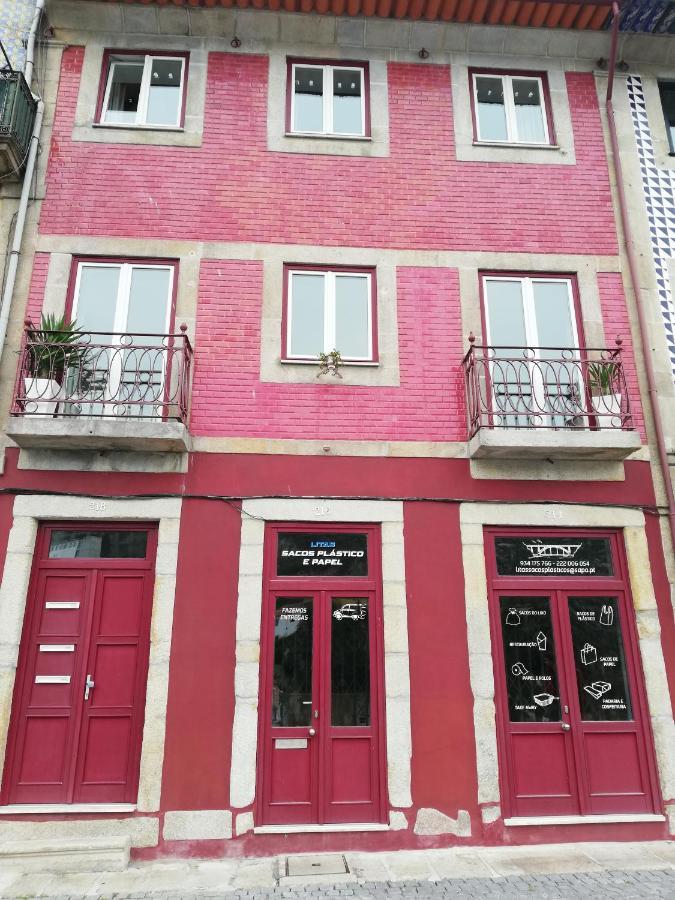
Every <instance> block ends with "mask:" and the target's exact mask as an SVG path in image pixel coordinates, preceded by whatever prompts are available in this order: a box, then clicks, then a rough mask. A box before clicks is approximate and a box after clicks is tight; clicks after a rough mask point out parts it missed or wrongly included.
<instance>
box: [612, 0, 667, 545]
mask: <svg viewBox="0 0 675 900" xmlns="http://www.w3.org/2000/svg"><path fill="white" fill-rule="evenodd" d="M612 16H613V21H612V44H611V50H610V56H609V66H608V72H607V97H606V99H605V108H606V111H607V127H608V130H609V140H610V144H611V147H612V157H613V160H614V174H615V176H616V193H617V198H618V201H619V215H620V218H621V227H622V229H623V240H624V245H625V248H626V258H627V260H628V273H629V276H630V281H631V286H632V288H633V294H634V295H635V305H636V308H637V317H638V331H639V332H640V344H641V347H642V357H643V359H644V366H645V374H646V376H647V393H648V394H649V402H650V405H651V410H652V417H653V420H654V431H655V434H656V448H657V453H658V458H659V464H660V468H661V475H662V478H663V484H664V488H665V492H666V503H667V506H668V523H669V525H670V539H671V542H672V545H673V550H674V551H675V494H674V493H673V483H672V480H671V478H670V466H669V465H668V452H667V450H666V441H665V436H664V430H663V419H662V416H661V407H660V406H659V396H658V389H657V387H656V378H655V375H654V363H653V361H652V353H653V350H652V348H651V347H650V346H649V331H648V325H647V321H646V318H645V311H644V304H643V302H642V296H641V293H640V277H639V275H638V263H637V254H636V251H635V239H634V237H633V230H632V228H631V222H630V216H629V214H628V204H627V202H626V191H625V189H624V181H623V167H622V165H621V156H620V155H619V139H618V137H617V132H616V119H615V116H614V106H613V104H612V96H613V93H614V74H615V72H616V53H617V44H618V39H619V21H620V17H621V10H620V8H619V3H618V2H617V0H614V2H613V3H612Z"/></svg>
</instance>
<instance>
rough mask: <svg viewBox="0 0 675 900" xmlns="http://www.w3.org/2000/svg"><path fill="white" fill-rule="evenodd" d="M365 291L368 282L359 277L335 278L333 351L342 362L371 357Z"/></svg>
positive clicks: (368, 295)
mask: <svg viewBox="0 0 675 900" xmlns="http://www.w3.org/2000/svg"><path fill="white" fill-rule="evenodd" d="M368 288H369V285H368V279H367V278H364V277H363V276H362V275H337V276H336V278H335V317H336V322H335V349H336V350H339V351H340V355H341V356H343V357H344V358H345V359H349V358H353V357H356V358H364V357H365V358H367V359H370V357H371V354H372V350H371V347H370V340H369V337H368V318H369V308H370V291H369V289H368ZM330 349H331V350H332V349H333V348H332V347H331V348H330Z"/></svg>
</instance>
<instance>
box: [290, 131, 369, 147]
mask: <svg viewBox="0 0 675 900" xmlns="http://www.w3.org/2000/svg"><path fill="white" fill-rule="evenodd" d="M284 137H287V138H301V139H303V140H307V139H308V138H312V139H313V140H317V141H356V142H357V143H358V142H359V141H360V142H362V143H365V144H371V143H372V141H373V139H372V137H371V136H370V135H364V134H315V133H314V132H312V131H286V132H285V133H284Z"/></svg>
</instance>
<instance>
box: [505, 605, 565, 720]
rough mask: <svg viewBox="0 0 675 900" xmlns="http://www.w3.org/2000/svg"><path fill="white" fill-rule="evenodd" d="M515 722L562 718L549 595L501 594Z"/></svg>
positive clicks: (509, 693)
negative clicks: (506, 595)
mask: <svg viewBox="0 0 675 900" xmlns="http://www.w3.org/2000/svg"><path fill="white" fill-rule="evenodd" d="M499 610H500V617H501V623H502V639H503V642H504V664H505V667H506V672H505V675H506V692H507V698H508V704H509V719H510V720H511V721H512V722H559V721H560V719H561V715H560V711H561V706H560V696H559V695H560V692H559V690H558V671H557V664H556V656H555V645H554V642H553V625H552V622H551V606H550V600H549V598H548V597H500V598H499Z"/></svg>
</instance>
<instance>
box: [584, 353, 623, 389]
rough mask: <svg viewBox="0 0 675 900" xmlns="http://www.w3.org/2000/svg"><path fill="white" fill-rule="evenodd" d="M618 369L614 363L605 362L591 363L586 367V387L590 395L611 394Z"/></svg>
mask: <svg viewBox="0 0 675 900" xmlns="http://www.w3.org/2000/svg"><path fill="white" fill-rule="evenodd" d="M618 374H619V367H618V365H617V364H616V363H615V362H611V361H610V360H605V361H603V362H594V363H591V364H590V366H589V367H588V386H589V388H590V389H591V393H592V394H596V395H604V394H613V393H614V391H615V386H616V379H617V375H618Z"/></svg>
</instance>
